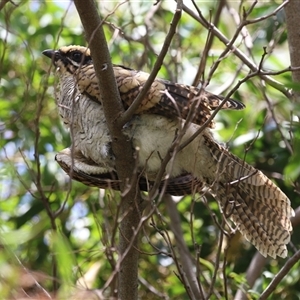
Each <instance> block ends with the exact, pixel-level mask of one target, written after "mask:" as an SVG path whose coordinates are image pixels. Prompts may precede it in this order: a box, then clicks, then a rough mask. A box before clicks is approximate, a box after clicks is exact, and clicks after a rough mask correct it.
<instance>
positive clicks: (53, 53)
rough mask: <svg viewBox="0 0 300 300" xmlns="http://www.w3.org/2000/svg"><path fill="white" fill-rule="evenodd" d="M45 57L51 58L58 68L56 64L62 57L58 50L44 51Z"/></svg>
mask: <svg viewBox="0 0 300 300" xmlns="http://www.w3.org/2000/svg"><path fill="white" fill-rule="evenodd" d="M42 53H43V54H44V55H45V56H47V57H49V58H51V60H52V63H53V64H54V65H55V66H56V62H57V61H58V60H59V58H60V57H61V55H60V52H59V51H58V50H52V49H48V50H44V51H43V52H42Z"/></svg>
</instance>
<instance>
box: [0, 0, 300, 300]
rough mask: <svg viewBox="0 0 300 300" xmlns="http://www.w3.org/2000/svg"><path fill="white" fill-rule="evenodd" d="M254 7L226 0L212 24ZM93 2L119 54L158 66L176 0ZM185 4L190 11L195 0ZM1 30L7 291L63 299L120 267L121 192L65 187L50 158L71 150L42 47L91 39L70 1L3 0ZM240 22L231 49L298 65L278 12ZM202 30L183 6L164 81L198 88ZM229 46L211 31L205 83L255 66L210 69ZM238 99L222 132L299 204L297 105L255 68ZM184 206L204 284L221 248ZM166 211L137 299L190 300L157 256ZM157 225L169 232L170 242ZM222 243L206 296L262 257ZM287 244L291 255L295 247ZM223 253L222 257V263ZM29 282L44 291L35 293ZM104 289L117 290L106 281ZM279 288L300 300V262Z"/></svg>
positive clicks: (266, 5)
mask: <svg viewBox="0 0 300 300" xmlns="http://www.w3.org/2000/svg"><path fill="white" fill-rule="evenodd" d="M125 2H126V1H125ZM242 3H243V4H242ZM280 3H281V2H280V1H268V2H265V1H264V2H261V3H259V4H257V5H256V6H255V8H254V9H253V11H252V13H251V15H250V17H251V19H255V18H260V17H262V16H264V15H267V14H268V13H270V12H272V11H274V10H275V9H276V8H277V7H278V5H279V4H280ZM218 5H219V3H218V1H210V2H199V3H198V7H199V9H201V12H202V14H203V15H204V16H205V17H206V18H207V19H210V18H213V17H214V15H215V14H216V9H217V7H218ZM250 5H251V2H247V1H246V2H244V1H241V2H239V1H234V2H233V1H229V2H227V8H225V9H224V11H223V13H222V14H221V16H220V21H219V24H218V28H219V29H220V30H221V31H222V32H223V34H225V35H226V36H228V37H231V36H232V35H233V33H234V32H235V30H236V27H237V24H236V22H235V21H234V19H235V18H236V17H238V16H242V6H244V7H245V8H246V9H247V8H249V7H250ZM99 7H100V11H101V14H102V15H103V16H107V18H106V24H105V26H104V29H105V33H106V36H107V40H108V44H109V47H110V52H111V57H112V61H113V62H114V63H116V64H123V65H125V66H130V67H131V68H136V69H143V70H144V71H147V72H150V71H151V68H152V66H153V64H154V62H155V60H156V57H157V53H159V51H160V48H161V46H162V43H163V42H164V39H165V36H166V33H167V30H168V27H169V23H170V21H171V19H172V17H173V13H174V9H175V3H173V2H171V1H165V2H163V3H160V5H157V6H153V2H148V1H147V2H126V3H123V4H122V3H121V2H103V3H101V4H99ZM190 7H191V8H193V10H195V8H194V7H193V6H192V4H191V5H190ZM0 26H1V30H0V39H1V43H0V76H1V77H0V78H1V88H0V134H1V139H0V148H1V149H0V168H1V169H0V222H1V223H0V224H1V231H0V244H1V247H0V274H1V276H0V278H1V279H0V298H1V299H9V298H11V299H15V298H16V299H17V297H19V296H20V295H23V294H22V293H24V291H26V293H27V295H29V297H31V296H32V297H34V296H33V295H35V294H39V293H40V294H46V293H47V292H49V293H50V294H49V295H51V297H52V296H53V295H54V292H55V291H57V290H58V291H59V293H60V295H61V297H63V296H62V295H64V292H66V291H70V289H75V288H78V287H80V288H81V289H83V288H99V287H100V288H101V287H103V286H104V284H105V282H106V280H107V279H108V278H109V276H110V275H111V274H112V270H113V261H114V259H115V255H116V254H115V253H114V252H111V253H109V251H110V250H109V249H112V248H113V247H115V246H116V245H117V234H116V228H115V227H114V224H115V222H114V221H115V219H114V216H115V213H116V210H117V209H118V200H119V195H118V193H117V192H114V191H106V192H105V191H102V190H98V189H95V188H88V187H86V186H84V185H83V184H81V183H78V182H74V181H73V182H70V180H69V178H68V177H67V176H66V175H65V174H64V172H63V171H62V170H61V169H60V168H59V166H58V165H57V164H56V162H55V161H54V156H55V153H57V152H58V151H59V150H62V149H63V148H66V147H67V146H69V145H70V138H69V134H68V132H67V131H66V130H65V129H64V128H63V126H62V124H61V121H60V119H59V116H58V114H57V109H56V104H55V101H54V98H53V93H54V87H55V85H56V80H55V76H54V75H53V72H52V71H54V70H53V68H52V67H51V66H50V64H49V60H48V59H46V58H45V57H43V56H42V55H41V52H42V51H43V50H45V49H49V48H58V47H60V46H63V45H69V44H80V45H86V41H85V39H84V34H83V30H82V26H81V23H80V20H79V18H78V16H77V13H76V10H75V7H74V5H73V4H72V2H67V1H61V2H59V1H44V2H42V1H18V2H15V4H13V3H10V2H9V3H7V5H6V6H5V7H4V8H3V9H2V11H1V13H0ZM245 29H246V30H247V32H246V35H245V36H244V37H241V36H239V38H238V39H237V41H236V43H235V44H236V46H237V47H238V48H239V49H241V50H242V51H243V52H244V53H245V54H246V55H247V56H248V57H249V58H251V59H252V60H253V61H254V62H255V63H256V64H257V65H258V64H259V63H260V61H261V59H262V56H263V53H264V50H263V48H264V47H266V51H267V54H266V56H265V57H264V64H263V66H264V68H265V69H267V70H273V71H280V70H283V69H285V68H286V67H288V66H289V65H290V62H289V52H288V44H287V35H286V27H285V16H284V14H283V12H282V11H280V12H279V13H278V14H277V15H276V16H274V17H270V18H267V19H266V20H264V21H261V22H258V23H254V24H252V25H249V26H247V27H245ZM207 36H208V32H207V30H206V29H205V28H204V27H202V26H201V25H200V24H199V23H198V22H197V21H195V20H194V19H192V18H191V17H190V16H189V15H188V14H185V13H184V14H183V16H182V19H181V21H180V26H179V28H178V31H177V34H176V37H175V38H174V40H173V41H172V45H171V47H170V49H169V54H168V55H167V57H166V59H165V61H164V65H163V67H162V69H161V71H160V74H159V76H160V77H163V78H166V79H170V80H173V81H178V82H181V83H185V84H192V83H193V81H194V78H195V75H196V73H197V69H198V65H199V61H200V58H201V56H202V51H203V48H204V46H205V43H206V41H207ZM224 48H225V46H224V45H223V44H222V43H221V42H219V41H218V40H217V39H214V42H213V45H212V48H211V50H210V51H209V55H208V57H207V60H206V68H205V74H204V79H205V80H207V79H210V82H209V85H208V87H207V89H208V90H210V91H213V92H214V93H222V94H224V95H226V93H227V92H229V91H230V89H231V88H232V87H233V86H234V85H235V84H237V83H238V81H239V80H241V79H243V78H244V77H246V76H247V74H248V72H249V70H248V68H247V67H246V66H245V65H244V63H243V62H241V61H240V60H239V59H238V58H237V57H235V55H233V54H232V53H229V54H228V55H227V56H226V58H225V59H223V60H222V61H221V63H220V65H219V67H218V68H217V70H216V71H215V72H214V74H213V76H212V78H209V77H208V74H209V72H210V70H211V67H212V66H213V64H214V63H215V62H216V60H217V59H218V56H219V55H220V53H221V52H222V51H223V50H224ZM274 79H276V80H277V81H278V82H280V83H282V84H283V85H286V86H287V87H289V88H294V89H298V86H297V85H291V82H292V80H291V74H290V73H289V72H283V73H281V74H279V75H277V76H274ZM233 97H234V98H235V99H237V100H240V101H241V102H243V103H245V104H246V106H247V108H246V109H245V110H243V111H238V112H230V111H228V112H226V111H225V112H221V113H219V114H218V116H217V126H216V129H215V130H214V135H215V137H216V138H217V139H218V140H219V141H220V142H223V143H227V144H228V146H229V147H230V150H231V151H232V152H233V153H235V154H236V155H238V156H239V157H241V158H245V160H246V161H247V162H248V163H250V164H252V165H253V166H255V167H256V168H258V169H260V170H262V171H263V172H264V173H265V174H267V175H268V176H269V177H270V178H272V179H274V181H276V183H277V184H278V185H279V186H280V188H281V189H282V190H283V191H284V192H285V193H286V194H287V195H288V196H289V198H290V199H291V202H292V206H293V207H294V208H296V207H298V206H299V204H300V200H299V191H300V189H299V186H298V184H299V182H298V181H299V173H300V167H299V161H300V157H299V153H300V151H297V150H299V147H300V142H299V141H300V136H299V132H300V131H299V123H298V119H297V118H296V117H295V116H297V115H299V110H300V109H299V104H296V103H293V102H292V101H291V100H290V99H288V98H286V96H285V95H283V94H282V93H281V92H280V91H278V90H277V89H275V88H273V87H270V86H269V85H268V84H266V83H265V82H264V81H262V80H261V79H260V78H259V77H254V78H251V79H250V80H247V81H246V82H245V83H244V84H242V85H241V86H240V88H239V89H238V91H237V92H236V93H235V94H234V96H233ZM270 108H272V109H270ZM272 113H273V116H272ZM274 116H275V117H276V119H275V120H276V121H275V120H274ZM276 123H277V124H276ZM277 125H278V126H277ZM287 144H289V145H290V146H291V148H293V149H294V154H291V153H290V151H289V149H288V147H287ZM176 201H177V203H178V204H177V208H178V211H179V213H180V218H181V226H182V230H183V235H184V239H185V242H186V245H187V246H188V247H189V250H190V252H191V254H192V255H193V256H194V257H196V255H197V250H198V249H199V248H198V246H197V245H201V251H200V257H201V260H200V266H201V276H200V281H201V283H202V284H203V286H204V287H205V288H208V287H210V283H211V282H212V278H213V274H214V272H215V271H216V269H218V266H217V264H216V263H215V257H216V252H217V249H218V244H217V243H218V237H219V235H220V230H219V229H218V227H217V226H216V225H215V223H214V221H213V219H212V217H211V213H210V212H209V210H208V209H207V208H206V206H205V204H204V203H203V202H202V201H201V199H200V197H199V196H194V197H191V196H188V197H185V198H184V199H180V201H179V199H176ZM208 205H209V207H210V209H211V210H212V212H213V213H215V214H216V215H217V217H218V218H219V219H220V212H219V208H218V205H217V203H216V202H215V201H214V200H213V199H212V198H211V199H210V198H209V199H208ZM191 207H192V208H191ZM159 212H160V214H161V215H159V214H156V215H154V216H153V217H152V219H151V220H150V221H149V222H148V223H147V224H146V225H145V226H144V228H143V234H142V238H141V243H140V246H141V249H140V250H141V251H142V254H141V257H140V262H139V266H140V287H139V295H140V298H141V299H188V296H187V294H186V290H185V287H184V285H183V284H182V283H181V282H180V280H179V279H178V277H177V276H176V273H177V272H178V270H177V268H176V264H174V262H173V260H172V259H171V258H170V257H168V256H166V255H163V254H162V253H159V251H157V249H160V250H161V251H162V252H163V251H168V249H170V244H172V243H175V242H174V236H173V235H172V231H171V230H170V226H169V224H170V220H169V217H168V212H167V209H166V207H165V205H164V203H161V205H160V206H159ZM161 216H163V217H161ZM191 218H192V219H193V222H192V229H191ZM162 232H164V233H165V234H167V235H168V236H169V238H170V241H169V242H168V241H166V240H165V239H164V237H163V236H162V235H161V233H162ZM299 234H300V233H299V228H298V227H295V228H294V233H293V236H292V242H293V244H294V245H295V247H297V245H299V242H300V238H299V236H300V235H299ZM237 236H238V235H237ZM228 244H229V245H230V247H229V249H228V250H226V252H225V253H226V260H227V265H226V266H225V267H222V268H221V269H220V270H219V271H218V272H217V276H216V282H215V284H214V287H213V296H212V297H213V298H212V299H215V298H216V299H222V297H223V295H224V286H226V287H227V289H228V294H229V295H234V294H235V292H236V291H237V290H238V289H239V288H240V287H241V284H242V283H243V282H245V272H246V269H247V267H248V265H249V263H250V261H251V258H252V257H253V255H254V253H255V249H254V248H253V247H252V246H251V245H250V244H249V243H247V242H246V241H243V240H242V239H240V238H234V237H233V238H232V240H231V241H229V242H228ZM195 245H196V246H195ZM155 247H156V248H155ZM175 247H176V246H175ZM289 250H290V253H292V252H293V247H289ZM153 253H154V254H155V255H152V254H153ZM110 255H112V256H113V257H112V259H111V260H110V259H108V258H109V257H110ZM224 261H225V258H224V256H221V261H220V265H222V262H224ZM284 263H285V261H284V260H282V259H279V260H269V261H268V263H267V264H266V265H265V267H264V269H263V271H262V273H261V275H260V277H259V278H258V279H257V280H256V282H255V285H254V286H253V288H252V290H251V291H250V293H249V295H251V297H253V298H256V297H258V295H259V294H260V293H261V292H262V291H263V290H264V289H265V288H266V286H267V285H268V283H269V282H270V280H271V279H272V278H273V277H274V276H275V274H277V273H278V271H279V270H280V268H281V267H282V266H283V265H284ZM25 268H26V269H25ZM25 270H27V271H25ZM221 270H222V271H221ZM222 272H223V273H222ZM28 274H30V276H29V277H28V276H26V275H28ZM224 274H226V276H225V277H226V278H227V280H224V276H223V275H224ZM83 278H85V284H84V285H83V284H82V282H83ZM16 279H17V280H16ZM26 280H27V281H26ZM30 280H31V284H30ZM35 280H37V281H39V282H41V285H42V286H43V288H44V289H36V288H35V289H33V288H32V286H33V285H34V282H35ZM28 281H29V283H27V282H28ZM26 284H27V285H26ZM150 287H153V288H154V289H156V292H155V293H154V292H153V290H152V291H151V289H150ZM46 291H47V292H46ZM106 293H107V294H109V288H108V290H107V291H106ZM279 295H280V297H284V298H285V299H299V298H300V285H299V263H298V264H296V265H295V266H294V267H293V269H292V270H291V272H289V273H288V274H287V276H286V277H285V278H284V279H283V280H282V281H281V283H280V285H279V286H278V288H277V290H276V291H275V293H274V294H273V297H274V299H276V297H279ZM12 297H15V298H12Z"/></svg>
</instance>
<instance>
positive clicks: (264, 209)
mask: <svg viewBox="0 0 300 300" xmlns="http://www.w3.org/2000/svg"><path fill="white" fill-rule="evenodd" d="M43 54H44V55H45V56H47V57H49V58H51V60H52V63H53V64H54V66H55V67H56V76H57V77H58V79H59V80H58V87H57V89H56V95H55V98H56V102H57V106H58V111H59V114H60V116H61V118H62V120H63V123H64V124H65V126H66V127H68V128H69V129H70V133H71V139H72V148H73V149H75V152H76V153H77V152H78V153H80V156H81V157H84V158H85V159H86V161H89V162H93V164H92V167H91V164H79V165H80V167H79V171H80V170H81V171H82V172H81V174H88V175H92V176H94V175H95V174H107V173H115V172H116V169H115V157H114V153H113V151H112V147H111V143H112V139H111V136H110V134H109V130H108V126H107V122H106V118H105V114H104V111H103V105H102V101H103V100H102V96H101V90H100V88H99V85H98V81H97V77H96V74H95V69H94V65H93V60H92V54H91V52H90V49H89V48H87V47H84V46H77V45H70V46H63V47H61V48H59V49H57V50H45V51H43ZM113 70H114V75H115V78H116V83H117V86H118V89H119V93H120V98H121V100H122V103H123V105H124V108H125V109H126V108H128V107H130V105H131V104H132V103H133V101H134V99H135V98H136V96H137V95H138V94H139V93H140V91H141V89H142V88H143V86H144V84H145V82H146V80H147V78H148V77H149V74H147V73H145V72H142V71H138V70H133V69H131V68H127V67H124V66H120V65H113ZM220 105H223V106H222V107H221V108H222V109H233V110H239V109H243V108H244V104H242V103H241V102H238V101H236V100H234V99H227V98H225V97H223V96H219V95H214V94H213V93H210V92H208V91H206V90H205V89H203V88H197V87H193V86H188V85H183V84H179V83H173V82H170V81H167V80H164V79H160V78H156V79H155V80H154V82H153V83H152V85H151V87H150V89H149V91H148V92H147V94H146V96H145V98H144V99H143V100H142V102H141V104H140V106H139V107H138V108H137V110H136V111H135V113H134V115H133V116H132V118H131V120H129V121H128V122H127V123H126V124H125V125H124V127H123V134H124V135H126V136H127V137H128V139H129V140H130V141H131V143H132V146H133V148H134V149H135V151H136V154H137V155H136V157H137V168H138V172H140V173H141V174H142V175H143V176H144V177H145V178H147V180H149V181H155V178H156V176H157V174H158V172H159V170H160V168H161V162H162V159H163V158H164V157H165V156H166V155H167V153H168V151H169V149H170V147H171V145H172V144H173V142H174V140H176V138H177V137H178V136H180V141H179V147H180V146H181V145H183V144H186V145H185V146H184V147H181V149H180V151H177V152H176V151H175V152H176V153H174V157H173V158H172V160H171V161H170V162H169V163H168V164H167V166H166V168H165V174H167V175H168V176H169V177H170V178H171V179H173V178H176V177H180V176H181V174H190V176H192V178H195V179H196V180H198V181H199V182H200V183H201V185H202V187H205V189H206V190H207V191H209V193H210V194H212V195H213V196H214V197H215V199H216V200H217V201H218V202H219V203H220V206H221V210H222V213H223V215H224V216H225V217H226V218H230V219H231V220H232V221H233V222H234V223H235V224H236V226H237V229H238V230H239V231H240V232H241V233H242V235H243V236H244V237H245V238H246V239H247V240H248V241H249V242H250V243H252V244H253V245H254V246H255V247H256V248H257V249H258V251H259V252H260V253H261V254H262V255H263V256H265V257H267V256H270V257H272V258H276V257H277V256H278V257H282V258H285V257H286V256H287V254H288V250H287V246H286V245H287V244H288V243H289V241H290V237H291V231H292V225H291V221H290V218H291V217H292V216H293V215H294V211H293V209H292V207H291V202H290V200H289V199H288V197H287V196H286V195H285V194H284V193H283V192H282V191H281V189H280V188H279V187H277V186H276V185H275V184H274V183H273V182H272V181H271V180H270V179H269V178H268V177H267V176H265V175H264V174H263V173H262V172H261V171H259V170H257V169H255V168H254V167H252V166H250V165H249V164H247V163H246V162H245V161H244V160H242V159H240V158H238V157H237V156H235V155H234V154H232V153H231V152H229V151H228V149H227V148H225V147H224V146H222V145H220V144H219V143H218V142H217V141H216V140H215V139H214V137H213V134H212V131H211V128H213V127H214V122H213V120H211V121H210V116H211V112H212V111H213V110H215V109H217V108H218V107H219V106H220ZM186 124H187V125H188V126H186ZM202 127H205V128H204V129H203V130H199V129H200V128H201V129H202ZM197 132H198V133H199V134H198V135H196V137H195V138H194V139H192V137H194V136H195V134H196V133H197ZM70 155H71V154H70ZM69 165H70V162H69ZM95 166H96V168H95ZM79 173H80V172H79ZM175 181H176V180H175Z"/></svg>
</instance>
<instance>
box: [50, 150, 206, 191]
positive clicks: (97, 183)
mask: <svg viewBox="0 0 300 300" xmlns="http://www.w3.org/2000/svg"><path fill="white" fill-rule="evenodd" d="M55 160H56V161H57V162H58V164H59V165H60V166H61V168H62V169H63V170H64V171H65V172H66V173H67V174H68V175H69V176H70V177H71V178H72V179H74V180H77V181H79V182H82V183H83V184H85V185H88V186H92V187H98V188H100V189H109V188H110V189H113V190H117V191H119V190H120V180H119V179H118V174H117V173H116V172H114V171H113V172H111V173H98V172H97V168H98V166H97V165H95V163H94V162H93V161H91V160H88V159H87V158H86V157H84V156H83V155H82V153H81V152H78V151H76V152H74V153H73V155H72V151H71V149H70V148H66V149H63V150H62V151H60V152H59V153H57V154H56V156H55ZM87 170H89V173H87ZM128 184H130V182H129V183H128ZM153 184H154V182H151V181H148V180H147V179H146V178H145V177H142V176H141V177H139V189H140V190H141V191H145V192H147V191H149V189H150V188H151V187H152V186H153ZM165 185H166V187H165ZM164 188H165V192H166V193H167V194H170V195H173V196H184V195H192V194H194V193H197V192H201V190H202V188H203V184H202V183H201V182H200V181H199V180H197V179H196V178H194V177H193V176H192V175H191V174H181V175H180V176H178V177H174V178H170V179H168V180H167V182H166V180H162V182H161V183H160V186H159V190H160V191H161V190H162V189H164Z"/></svg>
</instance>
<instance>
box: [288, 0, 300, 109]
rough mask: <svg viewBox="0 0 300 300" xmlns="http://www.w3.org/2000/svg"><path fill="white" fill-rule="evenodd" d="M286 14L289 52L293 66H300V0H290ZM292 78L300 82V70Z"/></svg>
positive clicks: (297, 94) (299, 98) (297, 97)
mask: <svg viewBox="0 0 300 300" xmlns="http://www.w3.org/2000/svg"><path fill="white" fill-rule="evenodd" d="M284 11H285V16H286V26H287V37H288V44H289V52H290V59H291V66H292V67H300V52H299V49H300V39H299V36H300V28H299V26H298V25H296V24H299V23H300V14H299V11H300V1H299V0H290V1H289V3H288V4H287V5H286V6H285V7H284ZM292 78H293V81H294V82H297V83H299V82H300V70H297V71H293V72H292ZM294 93H295V100H296V102H298V103H300V92H299V91H294Z"/></svg>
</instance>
